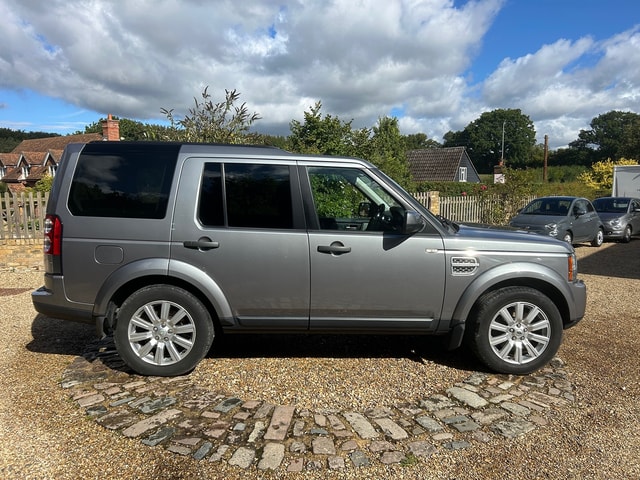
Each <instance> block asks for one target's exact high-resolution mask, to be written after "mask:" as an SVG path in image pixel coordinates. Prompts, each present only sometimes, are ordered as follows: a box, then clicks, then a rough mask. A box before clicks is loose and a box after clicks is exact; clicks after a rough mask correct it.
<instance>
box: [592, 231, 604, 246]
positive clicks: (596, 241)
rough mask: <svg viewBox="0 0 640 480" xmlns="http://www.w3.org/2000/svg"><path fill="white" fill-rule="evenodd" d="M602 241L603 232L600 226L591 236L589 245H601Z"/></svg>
mask: <svg viewBox="0 0 640 480" xmlns="http://www.w3.org/2000/svg"><path fill="white" fill-rule="evenodd" d="M603 242H604V232H603V231H602V229H601V228H599V229H598V233H596V236H595V237H594V238H593V240H591V246H592V247H599V246H601V245H602V243H603Z"/></svg>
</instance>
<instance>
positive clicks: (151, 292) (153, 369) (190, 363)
mask: <svg viewBox="0 0 640 480" xmlns="http://www.w3.org/2000/svg"><path fill="white" fill-rule="evenodd" d="M213 338H214V326H213V321H212V319H211V315H210V314H209V311H208V310H207V309H206V308H205V306H204V305H203V304H202V302H201V301H200V300H198V298H196V297H195V296H194V295H192V294H191V293H189V292H187V291H186V290H183V289H181V288H178V287H175V286H172V285H151V286H148V287H145V288H142V289H140V290H138V291H136V292H134V293H133V294H132V295H131V296H130V297H129V298H127V299H126V300H125V301H124V302H123V304H122V306H121V308H120V311H119V312H118V319H117V324H116V329H115V333H114V341H115V344H116V348H117V350H118V354H119V355H120V357H121V358H122V360H123V361H124V362H125V363H126V364H127V365H128V366H129V367H131V368H132V369H133V370H134V371H136V372H137V373H140V374H142V375H153V376H174V375H182V374H184V373H187V372H190V371H191V370H193V369H194V368H195V366H196V365H197V364H198V362H200V360H202V358H204V356H205V355H206V354H207V352H208V351H209V349H210V348H211V344H212V343H213Z"/></svg>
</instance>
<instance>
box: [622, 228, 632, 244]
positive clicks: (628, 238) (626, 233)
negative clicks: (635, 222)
mask: <svg viewBox="0 0 640 480" xmlns="http://www.w3.org/2000/svg"><path fill="white" fill-rule="evenodd" d="M630 241H631V225H627V226H626V227H625V229H624V233H623V234H622V243H629V242H630Z"/></svg>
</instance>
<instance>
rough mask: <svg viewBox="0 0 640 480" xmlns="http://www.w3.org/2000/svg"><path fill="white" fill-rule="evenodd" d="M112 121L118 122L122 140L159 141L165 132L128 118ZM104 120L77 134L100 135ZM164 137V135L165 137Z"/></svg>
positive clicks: (162, 128) (115, 118)
mask: <svg viewBox="0 0 640 480" xmlns="http://www.w3.org/2000/svg"><path fill="white" fill-rule="evenodd" d="M113 119H114V120H118V126H119V129H120V137H121V138H123V139H124V140H132V141H140V140H161V139H162V138H163V133H162V132H163V131H165V132H166V130H167V129H168V128H167V127H162V126H160V125H150V124H148V123H142V122H138V121H137V120H131V119H129V118H118V117H115V116H114V117H113ZM105 120H106V119H104V118H101V119H100V120H98V121H97V122H93V123H92V124H90V125H87V126H86V127H84V132H77V133H100V134H101V133H102V123H103V122H104V121H105ZM165 136H166V135H165Z"/></svg>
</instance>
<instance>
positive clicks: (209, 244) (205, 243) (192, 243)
mask: <svg viewBox="0 0 640 480" xmlns="http://www.w3.org/2000/svg"><path fill="white" fill-rule="evenodd" d="M182 245H184V246H185V248H194V249H197V250H211V249H212V248H218V247H220V244H219V243H218V242H214V241H212V240H211V239H210V238H206V237H203V238H201V239H199V240H185V241H184V242H182Z"/></svg>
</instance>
